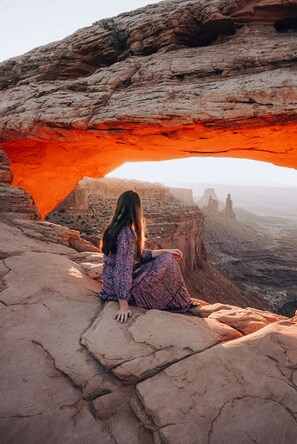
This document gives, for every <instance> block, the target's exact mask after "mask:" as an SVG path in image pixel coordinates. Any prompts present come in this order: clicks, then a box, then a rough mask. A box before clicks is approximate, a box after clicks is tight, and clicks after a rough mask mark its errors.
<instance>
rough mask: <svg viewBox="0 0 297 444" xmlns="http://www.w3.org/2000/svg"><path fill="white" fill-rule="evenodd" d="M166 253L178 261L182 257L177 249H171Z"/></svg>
mask: <svg viewBox="0 0 297 444" xmlns="http://www.w3.org/2000/svg"><path fill="white" fill-rule="evenodd" d="M166 251H167V253H171V254H173V256H174V257H175V259H176V260H178V261H179V260H180V259H181V258H182V257H183V253H182V252H181V251H180V250H179V249H178V248H172V249H169V250H166Z"/></svg>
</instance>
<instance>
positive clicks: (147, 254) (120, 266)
mask: <svg viewBox="0 0 297 444" xmlns="http://www.w3.org/2000/svg"><path fill="white" fill-rule="evenodd" d="M136 251H137V242H136V234H135V233H134V231H133V230H132V229H131V228H130V227H128V226H126V227H123V228H122V229H121V231H120V233H119V235H118V238H117V250H116V253H115V254H113V253H109V254H108V255H104V257H103V271H102V280H103V287H102V290H101V291H100V292H99V296H100V298H101V299H102V300H104V301H106V300H107V301H111V300H119V299H125V300H127V301H128V303H129V304H130V305H134V306H137V307H143V308H147V309H151V308H155V309H159V310H168V311H174V312H185V311H188V310H189V308H190V306H191V303H192V301H191V297H190V294H189V293H188V290H187V288H186V285H185V282H184V280H183V277H182V274H181V271H180V268H179V265H178V263H177V261H176V259H175V258H174V256H173V255H172V254H171V253H163V254H162V255H160V256H158V257H156V258H152V250H148V249H144V250H143V251H142V256H141V258H140V261H138V262H136V260H135V258H136Z"/></svg>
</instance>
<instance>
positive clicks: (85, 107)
mask: <svg viewBox="0 0 297 444" xmlns="http://www.w3.org/2000/svg"><path fill="white" fill-rule="evenodd" d="M296 29H297V0H294V1H292V0H291V1H280V0H275V1H272V0H258V1H246V0H244V1H243V0H242V1H235V0H216V1H212V2H209V1H208V0H198V1H180V0H178V1H165V2H161V3H159V4H155V5H150V6H147V7H145V8H141V9H139V10H136V11H134V12H131V13H127V14H121V15H119V16H118V17H115V18H112V19H104V20H101V21H98V22H96V23H94V24H93V25H92V26H90V27H87V28H84V29H81V30H78V31H76V32H75V33H74V34H72V35H71V36H69V37H67V38H65V39H63V40H61V41H58V42H54V43H51V44H49V45H46V46H43V47H40V48H36V49H34V50H32V51H30V52H28V53H26V54H24V55H22V56H20V57H16V58H13V59H10V60H7V61H5V62H3V63H2V64H0V89H1V90H0V101H1V107H0V145H1V147H2V148H3V149H4V151H5V152H6V153H7V154H8V156H9V157H10V158H11V160H12V170H13V173H14V182H13V185H16V186H21V187H23V188H25V189H26V190H28V191H29V192H30V193H31V194H32V196H33V197H34V200H35V202H36V204H37V206H38V207H39V209H40V210H41V213H42V215H43V216H45V215H46V214H47V212H48V211H50V210H51V209H52V208H53V207H54V206H55V205H57V204H58V203H59V202H60V201H61V200H62V199H63V198H64V197H65V196H66V195H67V194H68V193H69V192H70V191H71V190H72V189H73V188H74V187H75V185H76V184H77V182H78V181H79V180H80V179H81V178H82V177H83V176H91V177H103V176H104V175H105V174H107V173H108V172H110V171H111V170H113V169H114V168H116V167H117V166H119V165H120V164H122V163H123V162H125V161H136V160H165V159H172V158H182V157H189V156H220V157H223V156H225V157H240V158H248V159H255V160H262V161H267V162H272V163H274V164H276V165H280V166H287V167H293V168H297V149H296V140H297V137H296V136H297V112H296V104H297V76H296V60H297V44H296V43H297V38H296V36H297V35H296ZM198 177H199V172H197V178H198Z"/></svg>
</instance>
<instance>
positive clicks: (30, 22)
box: [0, 0, 297, 186]
mask: <svg viewBox="0 0 297 444" xmlns="http://www.w3.org/2000/svg"><path fill="white" fill-rule="evenodd" d="M158 2H159V0H149V1H148V0H129V2H125V1H123V0H108V1H102V0H50V1H49V0H0V17H1V26H0V62H1V61H3V60H6V59H8V58H11V57H15V56H17V55H21V54H23V53H25V52H27V51H30V50H31V49H33V48H35V47H37V46H41V45H45V44H47V43H50V42H53V41H56V40H60V39H62V38H64V37H66V36H68V35H69V34H71V33H73V32H75V31H76V30H77V29H79V28H83V27H85V26H90V25H91V24H92V23H94V22H96V21H97V20H100V19H102V18H107V17H112V16H115V15H117V14H120V13H121V12H127V11H129V10H133V9H136V8H140V7H142V6H145V5H148V4H152V3H158ZM177 171H178V174H176V172H177ZM223 172H224V174H223ZM110 175H111V176H113V177H125V178H128V179H133V178H134V179H139V180H145V181H151V182H162V183H166V182H192V181H194V182H197V181H198V182H199V183H234V184H245V185H246V184H251V183H253V184H254V185H264V186H265V185H280V186H297V171H296V170H292V169H289V168H280V167H276V166H274V165H272V164H268V163H264V162H256V161H249V160H242V159H227V158H199V157H196V158H188V159H182V160H173V161H166V162H165V161H164V162H138V163H130V164H125V165H124V166H122V167H120V168H119V169H117V170H115V171H113V172H112V173H111V174H110Z"/></svg>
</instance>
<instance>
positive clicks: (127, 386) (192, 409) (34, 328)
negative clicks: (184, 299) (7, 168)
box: [0, 219, 297, 444]
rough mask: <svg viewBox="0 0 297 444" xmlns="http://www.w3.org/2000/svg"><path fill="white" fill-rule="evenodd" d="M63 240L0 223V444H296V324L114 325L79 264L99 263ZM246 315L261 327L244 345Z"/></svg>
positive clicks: (16, 222) (148, 318)
mask: <svg viewBox="0 0 297 444" xmlns="http://www.w3.org/2000/svg"><path fill="white" fill-rule="evenodd" d="M42 225H43V227H42ZM54 233H56V234H55V235H54ZM57 233H59V236H58V237H57ZM65 236H66V234H65ZM65 236H63V232H62V227H61V226H59V225H58V226H56V227H55V226H54V224H50V225H49V224H48V223H47V222H40V221H21V220H20V219H13V220H10V221H8V220H6V219H1V220H0V334H1V350H0V362H1V365H0V385H1V403H0V435H1V442H3V444H12V443H13V444H23V443H24V442H26V443H27V442H28V443H29V442H30V443H34V442H38V443H39V442H42V443H44V444H48V443H50V444H52V443H61V444H62V443H63V444H64V443H69V444H70V443H71V444H72V443H77V444H81V443H82V442H86V443H89V444H93V443H94V444H97V443H98V442H100V443H102V444H105V443H106V444H109V443H112V444H115V443H117V444H131V443H132V444H160V443H170V444H171V443H172V444H175V443H176V444H180V443H183V444H184V443H185V444H187V443H191V444H192V443H193V444H194V443H195V444H197V443H201V444H204V443H207V442H209V443H212V444H224V443H230V442H232V440H233V442H236V444H246V443H249V442H253V440H254V442H259V443H266V442H271V443H273V444H274V443H275V444H279V443H280V442H282V441H281V439H282V437H284V439H285V441H284V442H286V444H293V443H294V439H295V436H296V432H297V430H296V418H297V411H296V405H297V399H296V396H297V395H296V385H297V376H296V374H297V373H296V368H297V361H296V356H297V331H296V330H297V325H296V322H294V320H295V321H296V319H295V318H292V319H291V320H289V319H287V318H284V317H278V316H277V315H274V314H269V312H261V310H254V309H248V310H247V309H245V310H241V309H239V307H235V306H229V305H227V304H224V305H223V304H207V303H205V302H204V301H201V306H199V307H198V308H196V309H195V310H193V314H173V313H168V312H165V311H158V310H148V311H146V310H144V309H138V308H133V317H132V318H131V319H129V321H128V322H127V323H126V324H118V323H117V322H116V321H115V320H114V319H113V317H114V314H115V312H116V310H117V303H115V302H108V303H106V304H102V303H101V302H100V300H99V298H98V295H97V294H98V291H99V289H100V288H101V283H100V271H98V275H96V276H95V278H94V279H91V278H90V277H89V276H88V270H87V269H86V268H85V267H86V265H84V264H96V262H97V265H100V263H102V256H101V255H100V254H99V253H96V252H92V251H91V252H77V251H75V250H73V249H72V248H70V247H69V246H67V245H65V242H64V241H65ZM63 239H64V241H63ZM59 242H61V243H59ZM63 242H64V245H63ZM226 312H229V317H228V316H226ZM231 315H233V316H231ZM236 316H237V317H238V320H237V322H236ZM256 316H262V317H261V319H262V320H263V319H265V320H266V323H268V325H266V326H264V327H263V326H262V325H258V324H257V328H259V329H258V330H257V331H255V332H254V333H250V334H245V333H246V332H245V330H244V328H242V327H241V328H239V327H240V326H242V325H243V324H242V323H245V325H248V324H249V317H250V319H251V322H254V321H255V317H256ZM245 317H246V319H244V318H245ZM234 318H235V320H234ZM230 319H232V322H231V321H230ZM240 330H242V331H240ZM271 422H272V425H271Z"/></svg>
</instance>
